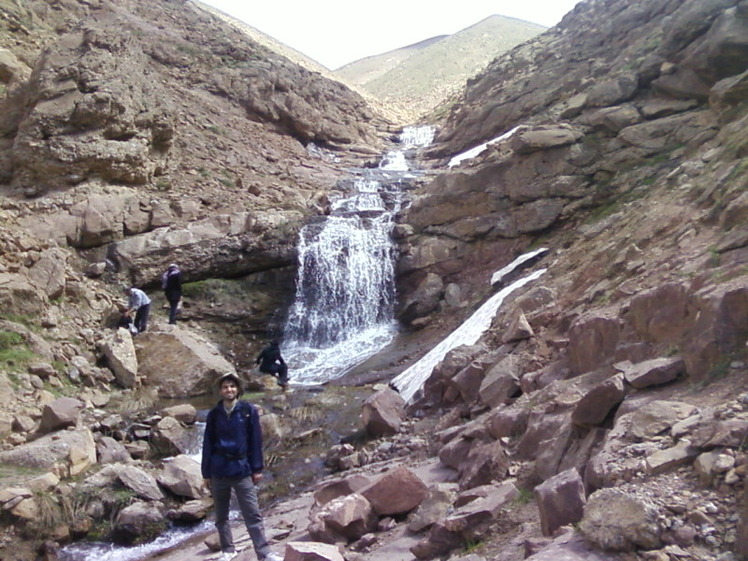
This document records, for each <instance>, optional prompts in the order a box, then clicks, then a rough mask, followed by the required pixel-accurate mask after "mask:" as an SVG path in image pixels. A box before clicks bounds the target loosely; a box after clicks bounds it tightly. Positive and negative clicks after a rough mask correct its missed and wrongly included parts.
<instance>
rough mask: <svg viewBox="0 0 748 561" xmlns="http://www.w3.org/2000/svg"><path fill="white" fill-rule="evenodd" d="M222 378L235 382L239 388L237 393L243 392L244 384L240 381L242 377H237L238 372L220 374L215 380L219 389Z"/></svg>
mask: <svg viewBox="0 0 748 561" xmlns="http://www.w3.org/2000/svg"><path fill="white" fill-rule="evenodd" d="M224 380H231V381H232V382H234V383H235V384H236V387H237V388H239V391H238V392H237V395H242V394H243V393H244V384H243V383H242V379H241V378H239V375H238V374H235V373H234V372H226V373H225V374H221V375H220V376H219V377H218V379H217V380H216V388H218V389H220V388H221V384H222V383H223V382H224Z"/></svg>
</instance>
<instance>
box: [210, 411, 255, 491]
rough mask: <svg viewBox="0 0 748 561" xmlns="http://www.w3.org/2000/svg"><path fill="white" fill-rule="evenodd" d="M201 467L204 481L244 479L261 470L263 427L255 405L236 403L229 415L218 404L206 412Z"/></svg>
mask: <svg viewBox="0 0 748 561" xmlns="http://www.w3.org/2000/svg"><path fill="white" fill-rule="evenodd" d="M201 467H202V474H203V478H205V479H212V478H214V477H247V476H248V475H251V474H253V473H260V472H261V471H262V468H263V459H262V427H261V426H260V416H259V414H258V413H257V408H256V407H255V406H254V405H252V404H251V403H248V402H246V401H238V402H237V403H236V406H235V407H234V409H233V411H231V415H230V416H229V415H227V414H226V409H224V407H223V402H222V401H219V402H218V404H217V405H216V406H215V407H214V408H213V409H211V410H210V411H209V412H208V417H207V419H206V421H205V436H204V437H203V460H202V466H201Z"/></svg>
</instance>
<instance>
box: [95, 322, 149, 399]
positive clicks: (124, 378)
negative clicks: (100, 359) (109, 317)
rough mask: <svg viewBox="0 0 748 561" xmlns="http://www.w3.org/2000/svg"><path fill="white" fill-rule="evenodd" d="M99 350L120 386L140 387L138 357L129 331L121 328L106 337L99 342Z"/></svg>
mask: <svg viewBox="0 0 748 561" xmlns="http://www.w3.org/2000/svg"><path fill="white" fill-rule="evenodd" d="M99 349H101V351H102V352H103V353H104V356H105V357H106V359H107V363H108V364H109V368H110V369H111V370H112V372H113V373H114V377H115V378H116V380H117V383H118V384H119V385H120V386H122V387H123V388H134V387H135V386H137V385H138V382H139V378H138V357H137V355H136V354H135V345H134V344H133V339H132V335H131V334H130V332H129V331H128V330H127V329H125V328H123V327H121V328H119V329H117V330H116V331H114V332H113V333H112V334H111V335H110V336H109V337H105V338H104V339H103V340H101V341H100V342H99Z"/></svg>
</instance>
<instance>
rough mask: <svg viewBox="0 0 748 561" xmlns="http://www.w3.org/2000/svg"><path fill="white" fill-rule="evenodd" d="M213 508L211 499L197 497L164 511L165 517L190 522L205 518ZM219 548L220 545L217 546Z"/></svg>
mask: <svg viewBox="0 0 748 561" xmlns="http://www.w3.org/2000/svg"><path fill="white" fill-rule="evenodd" d="M212 508H213V499H210V498H205V499H197V500H194V501H187V502H186V503H184V504H181V505H179V506H178V507H176V508H174V509H171V510H169V511H167V512H166V517H167V518H168V519H169V520H174V521H175V522H183V523H192V522H200V521H201V520H205V519H206V518H207V517H208V515H209V514H210V512H211V509H212ZM218 549H220V547H219V548H218Z"/></svg>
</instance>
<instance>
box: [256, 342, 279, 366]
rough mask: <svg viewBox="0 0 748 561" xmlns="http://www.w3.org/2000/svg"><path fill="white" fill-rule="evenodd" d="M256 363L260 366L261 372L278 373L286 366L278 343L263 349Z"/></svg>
mask: <svg viewBox="0 0 748 561" xmlns="http://www.w3.org/2000/svg"><path fill="white" fill-rule="evenodd" d="M255 362H256V363H257V364H259V365H260V371H261V372H270V373H275V372H278V370H279V366H282V365H284V364H286V363H285V362H284V360H283V357H281V353H280V347H279V345H278V344H277V343H270V345H268V346H267V347H265V348H264V349H262V352H261V353H260V354H259V355H258V356H257V358H256V359H255Z"/></svg>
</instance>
